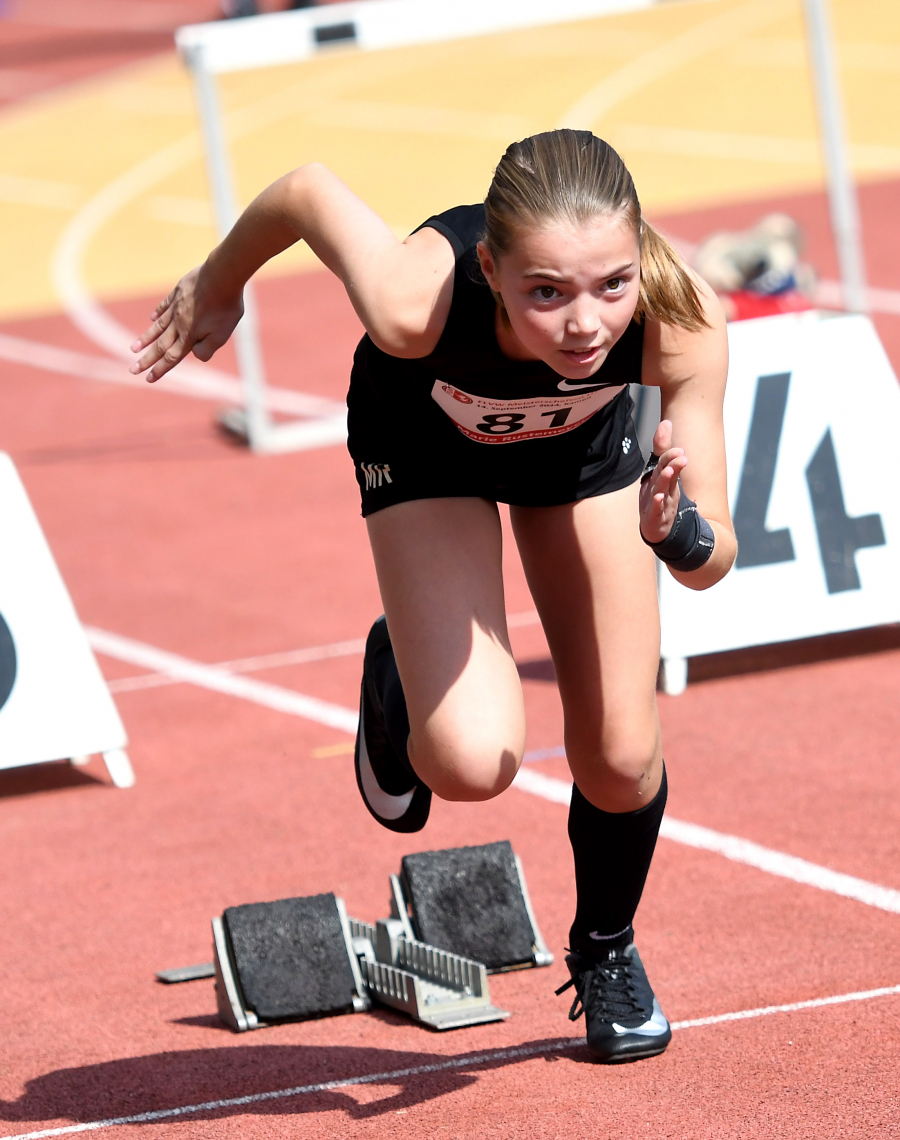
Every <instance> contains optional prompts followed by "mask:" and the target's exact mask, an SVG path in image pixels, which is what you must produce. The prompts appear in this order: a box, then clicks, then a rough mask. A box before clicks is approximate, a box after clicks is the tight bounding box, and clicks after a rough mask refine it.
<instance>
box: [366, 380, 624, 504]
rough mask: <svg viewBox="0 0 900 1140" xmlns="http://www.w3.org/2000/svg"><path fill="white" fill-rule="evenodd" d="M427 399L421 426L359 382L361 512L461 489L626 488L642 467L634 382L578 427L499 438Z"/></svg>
mask: <svg viewBox="0 0 900 1140" xmlns="http://www.w3.org/2000/svg"><path fill="white" fill-rule="evenodd" d="M428 402H429V403H430V404H431V408H428V407H427V406H426V405H423V408H422V412H423V417H422V421H423V426H422V428H421V430H417V429H416V428H415V427H414V426H412V427H411V425H410V423H409V420H408V417H404V422H403V423H402V424H398V423H396V422H395V421H394V420H393V419H392V415H391V409H390V407H388V406H386V405H385V404H384V403H382V402H381V401H373V400H372V399H371V398H369V397H368V396H367V394H366V393H365V392H364V391H361V390H360V389H356V390H354V386H351V390H350V395H349V397H348V406H349V416H348V426H349V438H348V448H349V450H350V455H351V456H352V458H353V462H354V466H355V468H356V479H357V482H358V483H359V490H360V496H361V498H362V514H363V517H365V516H367V515H371V514H374V513H375V512H376V511H380V510H383V509H384V508H385V507H391V506H393V505H394V504H395V503H406V502H410V501H412V500H415V499H445V498H456V497H459V496H465V497H472V498H479V499H490V500H491V501H493V502H497V503H509V504H511V505H514V506H521V507H554V506H561V505H562V504H564V503H573V502H577V501H578V500H579V499H590V498H593V497H594V496H595V495H606V494H609V493H610V492H611V491H619V490H621V489H622V488H623V487H627V486H629V485H630V484H632V483H634V482H635V481H636V480H637V479H639V478H640V476H641V472H642V471H643V467H644V459H643V456H642V455H641V449H640V447H639V446H638V441H637V431H636V430H635V426H634V420H633V418H632V413H633V411H634V404H633V402H632V399H631V396H630V394H629V392H628V389H627V388H626V389H625V390H624V391H622V392H621V393H620V394H619V395H618V396H616V397H615V399H613V400H611V401H610V403H609V404H607V405H606V406H605V407H603V408H601V409H600V411H598V412H597V413H596V414H595V415H593V416H592V417H591V418H590V419H589V420H587V421H585V423H583V424H581V425H580V426H579V427H577V428H575V429H574V430H573V431H570V432H565V433H563V434H561V435H557V436H553V437H551V438H548V439H535V440H523V441H521V442H509V443H500V444H485V443H479V442H477V441H475V440H470V439H468V438H467V437H466V436H464V435H463V433H462V432H461V431H460V430H459V429H458V428H457V427H456V425H455V424H454V423H453V422H452V420H450V418H449V417H448V416H446V415H445V414H444V413H443V412H441V411H440V409H438V408H437V406H436V405H434V404H433V402H432V401H431V400H430V398H429V401H428ZM432 409H433V411H432ZM426 420H427V422H425V421H426Z"/></svg>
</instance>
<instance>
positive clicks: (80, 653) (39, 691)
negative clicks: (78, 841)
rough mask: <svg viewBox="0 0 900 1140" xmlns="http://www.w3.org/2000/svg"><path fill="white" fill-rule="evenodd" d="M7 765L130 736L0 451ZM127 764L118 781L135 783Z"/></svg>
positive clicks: (0, 675)
mask: <svg viewBox="0 0 900 1140" xmlns="http://www.w3.org/2000/svg"><path fill="white" fill-rule="evenodd" d="M0 536H2V538H0V542H2V557H0V769H2V768H15V767H19V766H21V765H25V764H40V763H44V762H46V761H50V760H68V759H72V758H78V757H82V756H87V755H90V754H91V753H95V752H100V753H104V754H108V755H107V764H108V766H109V765H110V762H112V767H111V768H110V771H111V773H113V769H114V768H115V767H116V765H118V766H119V768H122V766H123V764H124V765H125V766H126V767H127V757H125V758H124V761H123V757H124V756H125V754H124V753H123V752H122V751H121V750H122V749H124V747H125V746H126V744H127V743H128V741H127V738H126V735H125V729H124V726H123V725H122V721H121V719H120V718H119V714H118V711H117V710H116V706H115V704H114V703H113V700H112V697H111V696H110V693H109V690H108V688H107V687H106V682H105V681H104V679H103V675H102V674H101V672H100V669H99V667H98V665H97V662H96V660H95V659H94V655H93V653H92V652H91V649H90V646H89V645H88V642H87V638H86V637H85V634H84V631H83V629H82V627H81V623H80V622H79V620H78V615H77V614H76V612H75V607H74V606H73V605H72V600H71V598H70V597H69V593H68V590H67V589H66V586H65V583H64V582H63V579H62V576H61V575H60V572H59V570H58V569H57V566H56V563H55V561H54V559H53V555H52V554H51V552H50V548H49V546H48V545H47V540H46V539H45V537H44V534H43V532H42V530H41V526H40V523H39V522H38V520H37V517H36V515H35V513H34V510H33V509H32V506H31V503H30V502H29V499H28V495H27V493H26V491H25V488H24V486H23V485H22V481H21V479H20V478H19V476H18V473H17V471H16V469H15V466H14V465H13V462H12V460H11V459H10V457H9V456H8V455H5V454H3V453H0ZM128 772H130V767H127V771H125V772H124V774H123V773H121V772H120V773H119V778H118V779H117V780H116V782H117V783H121V784H123V785H127V784H128V783H129V782H133V777H131V779H129V776H128Z"/></svg>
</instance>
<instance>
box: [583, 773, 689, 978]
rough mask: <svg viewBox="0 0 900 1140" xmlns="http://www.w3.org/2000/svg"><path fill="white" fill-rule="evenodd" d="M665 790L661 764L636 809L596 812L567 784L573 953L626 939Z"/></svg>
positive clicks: (596, 950) (601, 948)
mask: <svg viewBox="0 0 900 1140" xmlns="http://www.w3.org/2000/svg"><path fill="white" fill-rule="evenodd" d="M667 794H668V782H667V780H666V772H665V768H663V777H662V783H661V784H660V788H659V791H658V792H657V793H656V795H655V796H654V798H653V799H652V800H651V801H650V803H649V804H646V805H645V806H644V807H642V808H638V810H637V811H629V812H622V813H619V812H608V811H601V810H600V809H599V808H595V807H594V805H593V804H591V803H589V802H588V801H587V800H586V799H585V798H584V796H583V795H582V794H581V792H580V791H579V790H578V788H577V787H573V788H572V804H571V807H570V808H569V840H570V842H571V844H572V852H573V854H574V856H575V890H576V894H577V900H578V902H577V907H576V911H575V921H574V922H573V923H572V929H571V931H570V933H569V946H570V947H571V949H572V950H574V951H575V952H576V953H577V954H584V955H589V956H590V955H597V954H602V953H603V951H604V950H605V949H609V948H610V947H612V946H618V945H619V943H620V942H621V943H622V944H627V942H629V941H631V921H632V919H633V918H634V913H635V911H636V910H637V906H638V903H639V902H640V901H641V893H642V892H643V890H644V882H645V880H646V878H647V872H648V871H649V870H650V861H651V860H652V858H653V850H654V848H655V847H656V837H657V835H658V834H659V825H660V823H661V822H662V817H663V812H664V811H665V807H666V796H667Z"/></svg>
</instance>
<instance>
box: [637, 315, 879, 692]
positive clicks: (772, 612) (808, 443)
mask: <svg viewBox="0 0 900 1140" xmlns="http://www.w3.org/2000/svg"><path fill="white" fill-rule="evenodd" d="M728 339H729V347H730V352H731V363H730V367H729V372H728V386H727V390H726V395H725V446H726V452H727V457H728V498H729V502H730V505H731V511H732V516H733V519H734V524H735V531H736V533H737V538H738V546H739V553H738V559H737V562H736V564H735V567H734V569H733V570H732V571H731V572H730V573H729V574H728V575H727V576H726V577H725V578H724V579H723V580H722V581H721V582H719V583H718V585H716V586H713V587H712V588H711V589H710V590H705V591H701V592H698V591H694V590H688V589H686V588H685V587H684V586H681V585H679V584H678V583H677V582H676V581H675V579H674V578H672V576H671V575H670V574H669V573H668V572H667V571H666V570H665V569H663V570H662V572H661V575H660V613H661V618H662V646H661V653H660V655H661V657H662V658H663V669H664V687H665V688H666V691H667V692H673V691H679V689H680V688H681V687H683V684H682V685H679V675H680V673H681V672H682V671H683V670H684V664H683V661H684V659H685V658H688V657H693V656H696V655H698V654H701V653H716V652H720V651H722V650H727V649H738V648H741V647H744V646H751V645H763V644H767V643H771V642H778V641H790V640H793V639H795V638H801V637H814V636H817V635H819V634H824V633H836V632H838V631H840V630H848V629H861V628H863V627H866V626H873V625H881V624H883V623H887V622H895V621H898V620H900V496H898V495H897V493H896V487H895V476H894V468H895V466H896V462H895V456H896V441H897V438H898V434H900V388H898V385H897V380H896V378H895V376H894V373H893V370H892V368H891V365H890V362H889V361H888V359H887V356H886V355H885V352H884V349H883V348H882V346H881V343H880V341H879V339H878V336H877V334H876V332H875V329H874V328H873V326H872V324H871V322H870V321H869V320H868V319H867V318H866V317H862V316H843V315H842V316H829V315H824V314H817V313H802V314H796V315H794V314H792V315H788V316H778V317H765V318H763V319H760V320H754V321H740V322H735V323H733V324H731V325H729V330H728Z"/></svg>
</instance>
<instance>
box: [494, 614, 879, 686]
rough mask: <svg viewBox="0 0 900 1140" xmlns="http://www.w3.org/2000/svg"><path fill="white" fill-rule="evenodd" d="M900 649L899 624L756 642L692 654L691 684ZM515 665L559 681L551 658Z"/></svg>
mask: <svg viewBox="0 0 900 1140" xmlns="http://www.w3.org/2000/svg"><path fill="white" fill-rule="evenodd" d="M897 649H900V624H896V625H880V626H874V627H873V628H872V629H852V630H849V631H847V632H845V633H829V634H824V635H823V636H822V637H806V638H803V639H802V640H799V641H782V642H777V643H775V644H773V645H754V646H751V647H750V648H747V649H732V650H729V651H728V652H727V653H707V654H705V655H704V656H702V657H691V658H690V660H689V662H688V683H689V684H691V685H697V684H702V683H703V682H704V681H716V680H719V679H720V678H722V677H741V676H744V675H746V674H748V673H770V672H772V671H773V670H776V669H795V668H798V667H799V666H802V665H816V664H819V663H820V662H823V661H840V660H844V659H846V658H850V657H869V656H871V655H872V654H875V653H890V652H891V651H894V650H897ZM516 667H517V669H518V670H519V676H520V677H521V678H522V680H523V681H545V682H547V683H548V684H555V683H556V673H555V672H554V669H553V662H552V661H551V660H550V658H549V657H541V658H535V659H534V660H532V661H519V662H518V663H517V666H516Z"/></svg>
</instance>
